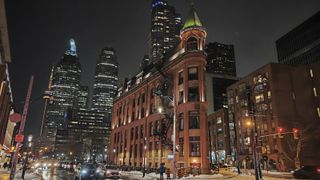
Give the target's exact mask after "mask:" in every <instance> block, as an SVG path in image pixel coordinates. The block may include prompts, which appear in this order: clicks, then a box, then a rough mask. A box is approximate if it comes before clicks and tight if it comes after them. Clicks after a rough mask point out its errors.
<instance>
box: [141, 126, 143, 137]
mask: <svg viewBox="0 0 320 180" xmlns="http://www.w3.org/2000/svg"><path fill="white" fill-rule="evenodd" d="M140 138H143V125H141V126H140Z"/></svg>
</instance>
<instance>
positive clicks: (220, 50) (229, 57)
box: [205, 42, 236, 76]
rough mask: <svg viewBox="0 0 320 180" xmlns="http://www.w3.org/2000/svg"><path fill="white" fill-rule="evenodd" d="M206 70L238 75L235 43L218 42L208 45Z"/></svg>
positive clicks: (206, 49)
mask: <svg viewBox="0 0 320 180" xmlns="http://www.w3.org/2000/svg"><path fill="white" fill-rule="evenodd" d="M205 51H206V53H207V65H206V71H207V72H209V73H215V74H220V75H229V76H236V61H235V57H234V47H233V45H227V44H222V43H218V42H214V43H209V44H207V45H206V48H205Z"/></svg>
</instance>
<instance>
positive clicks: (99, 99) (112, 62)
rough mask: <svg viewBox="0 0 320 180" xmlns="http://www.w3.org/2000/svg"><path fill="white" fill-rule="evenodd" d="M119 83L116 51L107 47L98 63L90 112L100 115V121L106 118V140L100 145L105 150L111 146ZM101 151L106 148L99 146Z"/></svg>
mask: <svg viewBox="0 0 320 180" xmlns="http://www.w3.org/2000/svg"><path fill="white" fill-rule="evenodd" d="M117 83H118V62H117V56H116V51H115V50H114V49H113V48H112V47H105V48H103V49H102V51H101V54H100V57H99V59H98V61H97V65H96V70H95V76H94V85H93V97H92V109H91V110H90V112H88V113H90V114H91V116H92V115H98V118H99V119H100V117H101V114H102V115H103V116H104V118H103V120H102V124H104V128H106V130H105V131H103V132H102V133H104V134H103V135H102V136H104V139H103V141H102V142H100V144H101V145H105V146H106V147H105V148H108V144H109V136H110V133H111V112H112V106H113V98H114V97H115V95H116V93H117ZM100 124H101V123H100ZM101 150H103V151H104V147H103V146H99V147H98V146H97V152H101Z"/></svg>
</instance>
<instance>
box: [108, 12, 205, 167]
mask: <svg viewBox="0 0 320 180" xmlns="http://www.w3.org/2000/svg"><path fill="white" fill-rule="evenodd" d="M180 37H181V43H180V44H179V46H178V47H177V49H176V51H175V53H174V54H173V55H171V56H167V57H165V58H164V59H162V60H159V62H158V63H157V64H160V68H159V67H158V68H156V66H157V65H154V64H151V65H149V66H148V67H147V68H145V69H144V70H143V71H141V72H140V73H138V74H137V75H136V76H135V77H133V78H132V79H129V80H128V81H126V82H125V83H124V85H123V86H122V87H120V88H119V91H118V96H117V97H116V98H115V101H114V106H113V110H112V133H111V148H110V149H109V160H110V161H112V162H113V163H115V164H117V165H128V166H132V167H142V166H143V164H144V161H143V160H144V157H145V164H146V167H149V168H159V166H160V163H165V166H166V167H167V168H170V169H171V170H172V167H173V163H172V160H170V159H169V158H168V155H172V149H171V148H170V146H168V144H170V143H172V141H171V137H172V132H173V131H172V123H171V122H172V119H171V120H170V118H167V117H166V116H165V115H164V113H165V114H173V109H174V108H172V103H171V105H169V107H166V106H165V103H166V102H165V101H163V100H162V98H160V97H159V96H156V95H154V90H156V89H158V88H159V87H161V86H163V83H164V80H165V78H164V76H167V77H170V79H171V82H170V86H169V87H168V95H169V96H173V97H174V98H173V101H174V104H175V105H176V106H175V107H176V108H175V109H176V112H175V114H176V132H177V133H176V137H175V138H176V142H177V144H178V146H177V147H178V152H177V153H176V166H177V167H178V168H179V167H191V168H199V169H201V172H207V171H208V161H209V159H208V156H209V155H208V141H207V132H208V129H207V121H206V113H207V106H208V105H207V101H206V99H205V65H206V54H205V52H204V51H203V49H204V44H205V38H206V31H205V29H204V28H203V27H202V24H201V22H200V20H199V18H198V16H197V14H196V12H195V11H194V9H193V8H192V10H191V12H190V16H189V17H188V19H187V21H186V23H185V25H184V27H183V28H182V30H181V35H180ZM162 74H163V75H164V76H163V75H162ZM169 104H170V103H169ZM159 108H162V109H164V110H163V112H162V113H159V112H158V111H157V109H159ZM168 122H169V123H168ZM166 128H168V129H169V130H168V131H167V132H166V133H165V134H161V132H164V131H163V130H164V129H166ZM159 134H160V136H159ZM163 136H165V137H166V141H161V137H163ZM171 147H172V146H171Z"/></svg>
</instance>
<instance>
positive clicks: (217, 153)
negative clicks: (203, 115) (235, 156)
mask: <svg viewBox="0 0 320 180" xmlns="http://www.w3.org/2000/svg"><path fill="white" fill-rule="evenodd" d="M207 120H208V140H209V145H208V146H209V153H210V154H209V157H210V160H211V161H210V163H212V164H225V163H229V162H230V161H231V160H232V158H231V146H230V130H229V119H228V109H226V108H223V109H219V110H217V111H215V112H214V113H212V114H209V115H208V117H207Z"/></svg>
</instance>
